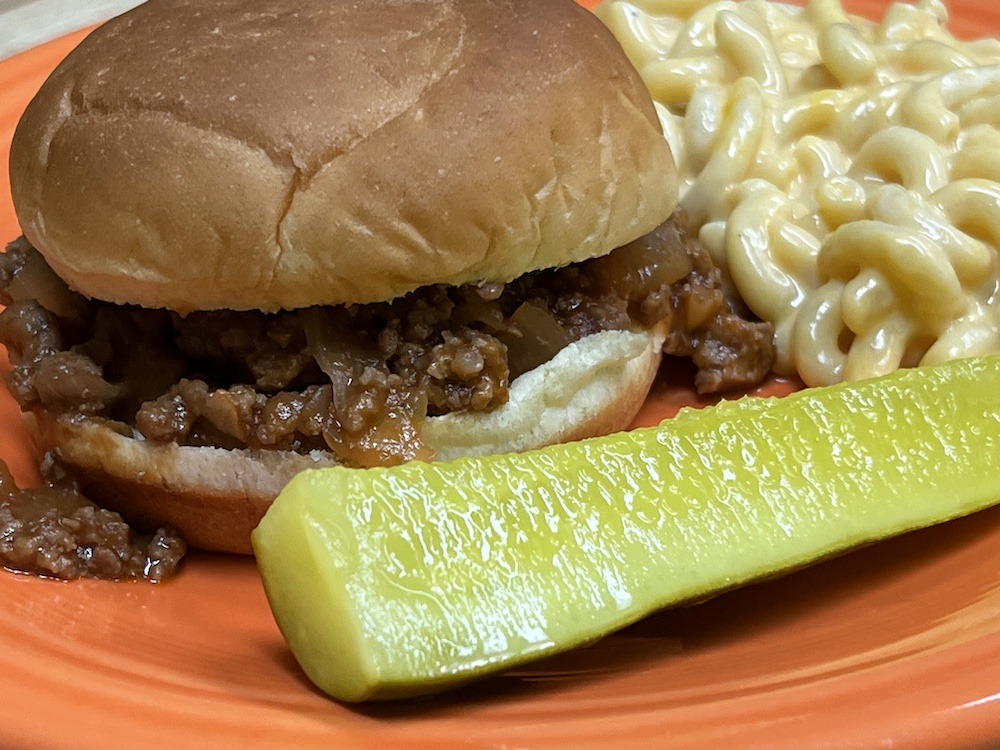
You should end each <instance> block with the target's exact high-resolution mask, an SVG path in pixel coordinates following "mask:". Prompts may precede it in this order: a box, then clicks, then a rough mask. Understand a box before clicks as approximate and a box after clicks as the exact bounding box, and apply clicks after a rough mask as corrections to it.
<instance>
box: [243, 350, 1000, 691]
mask: <svg viewBox="0 0 1000 750" xmlns="http://www.w3.org/2000/svg"><path fill="white" fill-rule="evenodd" d="M998 415H1000V359H998V358H988V359H978V360H966V361H962V362H952V363H948V364H945V365H941V366H936V367H926V368H920V369H913V370H906V371H900V372H897V373H894V374H892V375H889V376H886V377H884V378H879V379H876V380H869V381H864V382H858V383H852V384H844V385H838V386H833V387H830V388H816V389H810V390H805V391H801V392H799V393H795V394H793V395H790V396H787V397H785V398H782V399H776V400H775V399H767V400H765V399H743V400H739V401H735V402H724V403H722V404H720V405H718V406H716V407H712V408H707V409H704V410H701V411H697V412H695V411H686V412H682V413H681V414H680V415H678V416H677V417H676V418H674V419H673V420H670V421H668V422H665V423H663V424H662V425H660V426H659V427H656V428H652V429H646V430H639V431H635V432H631V433H623V434H617V435H612V436H609V437H603V438H597V439H592V440H587V441H583V442H579V443H572V444H566V445H558V446H552V447H549V448H545V449H543V450H538V451H534V452H531V453H525V454H521V455H508V456H500V457H482V458H474V459H463V460H458V461H454V462H451V463H446V464H442V463H416V462H415V463H409V464H406V465H403V466H399V467H394V468H390V469H370V470H352V469H343V468H334V469H321V470H318V471H310V472H306V473H304V474H302V475H300V476H299V477H297V478H296V479H295V480H293V481H292V482H291V484H289V486H288V487H287V489H285V491H284V492H283V493H282V494H281V496H280V497H279V498H278V500H277V501H276V502H275V503H274V505H273V506H272V508H271V509H270V511H269V512H268V513H267V515H266V517H265V518H264V520H263V521H262V522H261V524H260V526H259V527H258V528H257V530H256V531H255V532H254V535H253V543H254V547H255V550H256V553H257V560H258V564H259V566H260V570H261V572H262V574H263V580H264V585H265V588H266V591H267V596H268V599H269V601H270V604H271V607H272V609H273V612H274V615H275V618H276V620H277V622H278V625H279V626H280V628H281V631H282V633H283V634H284V635H285V637H286V639H287V640H288V643H289V644H290V646H291V649H292V651H293V653H294V654H295V656H296V657H297V658H298V660H299V663H300V664H301V665H302V667H303V669H304V670H305V671H306V673H307V674H308V675H309V677H310V678H311V679H312V680H313V681H314V682H315V683H316V684H317V685H318V686H319V687H320V688H322V689H323V690H324V691H326V692H327V693H329V694H330V695H332V696H333V697H335V698H338V699H340V700H343V701H362V700H369V699H381V698H398V697H403V696H412V695H417V694H421V693H429V692H433V691H436V690H440V689H442V688H445V687H448V686H451V685H454V684H457V683H459V682H462V681H465V680H468V679H471V678H474V677H480V676H483V675H486V674H488V673H490V672H494V671H498V670H502V669H506V668H509V667H511V666H514V665H516V664H519V663H522V662H525V661H527V660H529V659H534V658H537V657H540V656H544V655H548V654H552V653H555V652H557V651H561V650H565V649H569V648H572V647H574V646H577V645H579V644H582V643H585V642H588V641H592V640H594V639H597V638H600V637H601V636H604V635H606V634H608V633H610V632H612V631H614V630H616V629H618V628H621V627H622V626H624V625H627V624H629V623H631V622H634V621H635V620H638V619H640V618H642V617H643V616H644V615H647V614H649V613H651V612H653V611H655V610H658V609H660V608H662V607H665V606H668V605H671V604H676V603H678V602H683V601H685V600H691V599H694V598H701V597H704V596H707V595H710V594H712V593H714V592H717V591H720V590H723V589H727V588H731V587H733V586H737V585H740V584H743V583H747V582H749V581H752V580H754V579H758V578H760V577H762V576H767V575H771V574H774V573H776V572H780V571H784V570H788V569H792V568H796V567H799V566H802V565H804V564H807V563H809V562H811V561H815V560H817V559H819V558H822V557H826V556H829V555H832V554H835V553H838V552H841V551H843V550H846V549H848V548H850V547H853V546H857V545H861V544H865V543H868V542H872V541H875V540H878V539H882V538H885V537H888V536H891V535H894V534H899V533H901V532H904V531H907V530H910V529H915V528H919V527H923V526H928V525H931V524H934V523H937V522H940V521H944V520H946V519H949V518H953V517H956V516H960V515H963V514H967V513H970V512H972V511H975V510H978V509H980V508H983V507H985V506H988V505H990V504H993V503H994V502H996V501H998V500H1000V424H998V421H1000V416H998Z"/></svg>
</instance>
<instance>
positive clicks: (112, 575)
mask: <svg viewBox="0 0 1000 750" xmlns="http://www.w3.org/2000/svg"><path fill="white" fill-rule="evenodd" d="M185 549H186V548H185V544H184V542H183V540H181V538H180V537H178V536H177V534H176V533H174V532H172V531H170V530H168V529H158V530H157V531H156V532H155V533H153V534H147V535H142V534H136V533H134V532H133V531H132V529H130V528H129V526H128V524H127V523H125V521H123V520H122V517H121V516H119V515H118V514H117V513H113V512H111V511H109V510H102V509H101V508H98V507H97V506H96V505H94V504H93V503H92V502H90V501H89V500H87V499H86V498H85V497H83V495H81V494H80V491H79V489H78V488H77V487H76V485H75V484H73V483H72V482H71V481H69V480H68V479H67V478H65V477H57V478H55V477H50V479H49V482H48V483H47V484H46V486H45V487H40V488H37V489H32V490H21V489H18V487H17V486H16V485H15V484H14V478H13V477H12V476H11V474H10V471H8V469H7V466H6V465H5V464H4V463H3V462H2V461H0V567H4V568H7V569H8V570H13V571H17V572H21V573H32V574H34V575H39V576H45V577H49V578H60V579H63V580H72V579H75V578H103V579H107V580H113V581H122V580H130V579H145V580H149V581H153V582H157V581H162V580H164V579H165V578H169V577H170V576H172V575H173V574H174V573H175V572H176V571H177V567H178V565H179V564H180V561H181V558H182V557H183V556H184V552H185Z"/></svg>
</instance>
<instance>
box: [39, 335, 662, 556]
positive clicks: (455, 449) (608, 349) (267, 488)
mask: <svg viewBox="0 0 1000 750" xmlns="http://www.w3.org/2000/svg"><path fill="white" fill-rule="evenodd" d="M662 345H663V332H662V330H660V331H656V332H652V333H629V332H620V331H608V332H605V333H598V334H595V335H593V336H589V337H587V338H586V339H583V340H582V341H579V342H577V343H575V344H571V345H570V346H568V347H566V348H565V349H563V350H562V351H561V352H560V353H559V354H558V355H556V357H555V358H554V359H552V360H551V361H550V362H547V363H546V364H544V365H542V366H541V367H538V368H536V369H535V370H532V371H531V372H529V373H526V374H525V375H522V376H521V377H520V378H518V379H517V380H515V381H514V383H512V385H511V400H510V401H509V402H508V403H507V404H506V405H505V406H504V407H502V408H501V409H500V410H498V411H496V412H493V413H490V414H480V415H462V414H451V415H446V416H443V417H433V418H431V419H429V420H428V422H427V423H426V425H425V429H424V434H425V436H426V437H427V439H428V442H429V443H430V445H431V446H432V447H434V448H435V449H436V450H437V451H438V452H439V458H443V459H449V458H455V457H458V456H462V455H478V454H482V453H504V452H509V451H520V450H526V449H529V448H537V447H541V446H543V445H548V444H550V443H555V442H563V441H566V440H574V439H578V438H582V437H588V436H595V435H602V434H606V433H609V432H614V431H616V430H621V429H624V428H626V427H627V426H628V424H629V423H630V422H631V420H632V418H633V417H634V416H635V414H636V412H637V411H638V409H639V407H640V406H641V404H642V401H643V399H644V398H645V396H646V393H647V391H648V390H649V386H650V384H651V383H652V380H653V376H654V375H655V374H656V368H657V366H658V365H659V362H660V358H661V347H662ZM26 420H27V424H28V428H29V431H30V432H31V434H32V437H33V438H34V440H35V442H36V444H37V446H38V448H39V449H40V450H41V451H52V452H53V453H54V454H55V456H56V457H57V458H58V459H59V461H60V462H61V463H62V464H63V465H64V466H65V467H66V468H67V469H69V470H70V471H71V472H72V473H73V474H74V475H75V476H77V478H79V479H80V480H81V481H82V483H83V485H84V488H85V489H86V490H87V492H88V494H89V495H90V496H91V497H92V498H93V499H94V500H96V501H97V502H99V503H100V504H101V505H103V506H105V507H108V508H111V509H113V510H117V511H119V512H120V513H121V514H122V515H123V516H125V517H126V518H127V519H129V520H130V521H132V522H133V523H135V524H138V525H140V526H143V527H149V528H153V527H156V526H159V525H163V524H168V525H170V526H173V527H174V528H175V529H177V530H178V531H179V532H180V533H181V535H182V536H183V537H184V538H185V539H186V540H187V542H188V544H189V545H191V546H192V547H197V548H200V549H211V550H220V551H223V552H239V553H247V554H249V553H250V552H251V547H250V532H251V531H252V530H253V529H254V527H255V526H256V525H257V523H258V522H259V521H260V519H261V517H262V516H263V515H264V512H265V511H266V510H267V508H268V506H269V505H270V504H271V501H272V500H273V499H274V497H275V496H277V494H278V492H280V491H281V488H282V487H283V486H284V485H285V484H286V483H287V482H288V481H289V480H290V479H291V478H292V477H293V476H294V475H295V474H297V473H299V472H300V471H303V470H304V469H309V468H320V467H323V466H333V465H334V464H335V461H334V459H333V457H332V456H331V455H330V454H327V453H322V452H319V451H314V452H313V453H311V454H309V455H305V456H303V455H299V454H296V453H289V452H283V451H249V450H224V449H221V448H197V447H190V446H178V445H173V444H166V445H164V444H156V443H148V442H145V441H142V440H135V439H132V438H128V437H123V436H122V435H120V434H118V433H116V432H114V431H113V430H111V429H110V428H108V427H106V426H104V425H101V424H98V423H95V422H90V421H85V420H81V419H58V418H53V417H47V416H43V415H39V414H32V415H28V416H27V417H26Z"/></svg>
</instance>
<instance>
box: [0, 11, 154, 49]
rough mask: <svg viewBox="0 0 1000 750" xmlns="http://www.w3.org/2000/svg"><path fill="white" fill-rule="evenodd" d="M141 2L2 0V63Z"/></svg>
mask: <svg viewBox="0 0 1000 750" xmlns="http://www.w3.org/2000/svg"><path fill="white" fill-rule="evenodd" d="M140 2H142V0H0V60H2V59H4V58H6V57H10V56H11V55H15V54H17V53H18V52H21V51H23V50H26V49H28V48H29V47H34V46H35V45H37V44H41V43H42V42H47V41H49V40H50V39H55V38H56V37H58V36H62V35H63V34H68V33H69V32H70V31H75V30H76V29H80V28H83V27H84V26H90V25H91V24H95V23H99V22H101V21H106V20H107V19H109V18H112V17H114V16H117V15H118V14H119V13H124V12H125V11H126V10H128V9H129V8H133V7H135V6H136V5H139V3H140Z"/></svg>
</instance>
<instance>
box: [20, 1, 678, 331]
mask: <svg viewBox="0 0 1000 750" xmlns="http://www.w3.org/2000/svg"><path fill="white" fill-rule="evenodd" d="M674 174H675V173H674V166H673V161H672V159H671V156H670V151H669V148H668V146H667V144H666V142H665V141H664V139H663V137H662V134H661V130H660V125H659V122H658V120H657V117H656V113H655V111H654V109H653V105H652V103H651V101H650V98H649V95H648V93H647V92H646V89H645V87H644V86H643V84H642V81H641V80H640V79H639V76H638V74H637V73H636V72H635V71H634V70H633V68H632V67H631V65H630V64H629V62H628V59H627V58H626V57H625V54H624V53H623V52H622V50H621V49H620V48H619V46H618V44H617V42H616V41H615V40H614V38H613V37H612V36H611V34H610V32H608V31H607V30H606V29H605V28H604V27H603V26H602V25H601V23H600V22H599V21H598V20H597V19H596V18H595V17H594V16H593V15H591V14H590V13H589V12H588V11H586V10H584V9H583V8H581V7H578V6H577V5H576V4H575V3H574V2H572V0H545V1H544V2H543V1H542V0H325V1H324V2H309V1H303V0H249V1H248V0H150V2H148V3H146V4H145V5H142V6H140V7H138V8H136V9H135V10H133V11H131V12H129V13H126V14H125V15H124V16H121V17H119V18H117V19H115V20H113V21H111V22H109V23H107V24H105V25H104V26H102V27H101V28H100V29H98V30H97V31H95V32H94V33H92V34H91V35H90V36H89V37H87V39H86V40H85V41H84V42H83V43H82V44H81V45H80V46H79V47H78V48H77V49H76V50H75V51H74V52H72V53H71V54H70V55H69V57H67V58H66V60H65V61H64V62H63V63H62V64H61V65H60V66H59V68H58V69H57V70H56V71H55V73H53V75H52V76H51V77H50V78H49V80H48V81H47V82H46V83H45V84H44V86H43V87H42V89H41V91H40V92H39V94H38V95H37V96H36V98H35V99H34V100H33V101H32V102H31V104H30V105H29V107H28V109H27V111H26V112H25V114H24V117H23V119H22V120H21V122H20V124H19V125H18V128H17V131H16V133H15V135H14V141H13V146H12V152H11V186H12V191H13V196H14V204H15V208H16V210H17V216H18V219H19V220H20V223H21V227H22V228H23V231H24V233H25V235H26V236H27V237H28V239H29V240H30V241H31V243H32V244H33V245H35V247H37V248H38V249H39V250H40V251H41V252H42V254H43V255H44V256H45V258H46V259H47V261H48V262H49V264H50V265H51V266H52V268H53V269H55V271H56V272H57V273H58V274H59V275H60V276H62V277H63V278H64V279H65V280H66V281H67V282H68V283H69V284H70V286H71V287H73V288H74V289H76V290H77V291H79V292H82V293H83V294H85V295H88V296H91V297H96V298H99V299H103V300H108V301H111V302H118V303H134V304H139V305H143V306H146V307H166V308H170V309H173V310H177V311H180V312H188V311H192V310H210V309H221V308H229V309H259V310H269V311H270V310H276V309H280V308H286V309H288V308H297V307H305V306H309V305H322V304H342V303H355V302H356V303H363V302H375V301H384V300H388V299H392V298H394V297H398V296H400V295H403V294H405V293H407V292H409V291H412V290H413V289H415V288H417V287H419V286H423V285H426V284H430V283H444V284H463V283H475V282H481V281H508V280H510V279H512V278H514V277H516V276H519V275H521V274H523V273H525V272H528V271H532V270H536V269H540V268H546V267H553V266H560V265H564V264H567V263H571V262H575V261H579V260H583V259H585V258H588V257H594V256H599V255H603V254H605V253H607V252H609V251H610V250H612V249H613V248H615V247H617V246H619V245H622V244H625V243H626V242H629V241H630V240H633V239H635V238H636V237H638V236H640V235H642V234H644V233H645V232H647V231H650V230H651V229H653V228H654V227H655V226H657V225H658V224H660V223H661V222H663V221H664V220H666V218H667V217H668V216H669V214H670V212H671V210H672V209H673V207H674V204H675V202H676V197H677V187H676V180H675V176H674Z"/></svg>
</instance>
